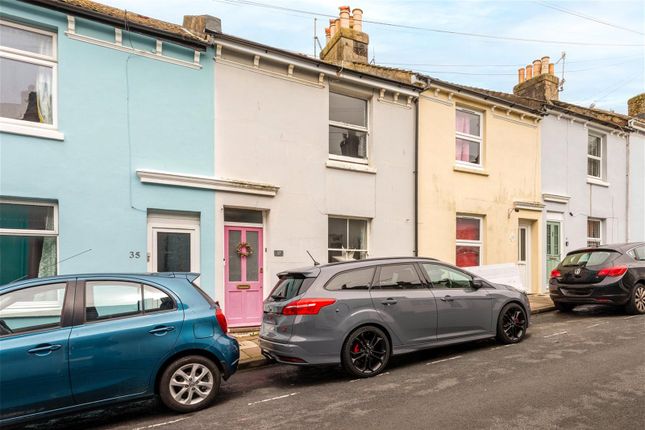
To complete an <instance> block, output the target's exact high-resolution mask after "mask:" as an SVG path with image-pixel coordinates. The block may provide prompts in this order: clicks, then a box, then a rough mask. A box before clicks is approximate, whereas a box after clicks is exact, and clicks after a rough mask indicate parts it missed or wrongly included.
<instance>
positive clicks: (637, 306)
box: [549, 242, 645, 314]
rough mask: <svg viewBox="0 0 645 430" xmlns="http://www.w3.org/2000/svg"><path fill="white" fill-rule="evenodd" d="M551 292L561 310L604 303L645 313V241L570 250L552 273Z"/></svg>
mask: <svg viewBox="0 0 645 430" xmlns="http://www.w3.org/2000/svg"><path fill="white" fill-rule="evenodd" d="M549 294H550V295H551V300H553V303H555V307H556V308H557V309H558V310H560V311H562V312H570V311H571V310H572V309H573V308H574V307H575V306H577V305H582V304H593V303H603V304H609V305H616V306H624V307H625V310H626V311H627V312H628V313H630V314H645V242H637V243H624V244H620V245H602V246H601V247H599V248H583V249H577V250H575V251H571V252H569V253H568V254H567V256H566V257H565V258H564V260H562V262H561V263H560V264H559V265H558V266H557V267H556V268H555V269H553V271H552V272H551V279H550V281H549Z"/></svg>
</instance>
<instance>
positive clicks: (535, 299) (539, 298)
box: [529, 294, 555, 315]
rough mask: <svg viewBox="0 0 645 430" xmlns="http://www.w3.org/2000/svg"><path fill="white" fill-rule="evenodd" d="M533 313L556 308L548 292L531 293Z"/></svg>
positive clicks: (530, 300)
mask: <svg viewBox="0 0 645 430" xmlns="http://www.w3.org/2000/svg"><path fill="white" fill-rule="evenodd" d="M529 304H530V306H531V315H535V314H541V313H543V312H550V311H554V310H555V305H554V304H553V301H552V300H551V297H549V295H548V294H529Z"/></svg>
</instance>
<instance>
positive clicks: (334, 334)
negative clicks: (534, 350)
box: [260, 258, 530, 377]
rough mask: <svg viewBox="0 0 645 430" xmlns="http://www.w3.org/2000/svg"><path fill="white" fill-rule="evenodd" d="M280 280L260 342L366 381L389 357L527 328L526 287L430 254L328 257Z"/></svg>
mask: <svg viewBox="0 0 645 430" xmlns="http://www.w3.org/2000/svg"><path fill="white" fill-rule="evenodd" d="M278 277H279V281H278V283H277V285H276V286H275V288H274V289H273V291H272V292H271V294H270V296H269V297H268V298H267V299H266V301H265V302H264V316H263V321H262V327H261V329H260V348H261V349H262V351H263V353H264V355H265V356H268V357H270V358H272V359H274V360H276V361H278V362H280V363H288V364H296V365H326V364H338V363H340V364H342V366H343V367H344V368H345V370H346V371H347V372H349V373H350V374H351V375H354V376H357V377H369V376H374V375H377V374H379V373H380V372H382V371H383V369H385V367H386V366H387V363H388V361H389V359H390V357H391V356H392V355H393V354H401V353H406V352H411V351H416V350H420V349H425V348H432V347H438V346H445V345H450V344H454V343H459V342H466V341H472V340H476V339H485V338H491V337H495V336H497V338H498V339H499V340H500V341H501V342H503V343H516V342H520V341H521V340H522V339H523V338H524V336H525V334H526V330H527V328H528V325H529V309H530V308H529V301H528V298H527V297H526V295H525V294H524V293H522V292H520V291H519V290H516V289H514V288H513V287H509V286H504V285H497V284H492V283H490V282H487V281H485V280H483V279H481V278H478V277H477V276H475V275H473V274H471V273H468V272H467V271H465V270H462V269H459V268H457V267H455V266H452V265H450V264H446V263H442V262H440V261H437V260H433V259H427V258H386V259H368V260H361V261H352V262H343V263H331V264H326V265H319V266H313V267H307V268H303V269H300V270H291V271H287V272H283V273H280V274H279V275H278Z"/></svg>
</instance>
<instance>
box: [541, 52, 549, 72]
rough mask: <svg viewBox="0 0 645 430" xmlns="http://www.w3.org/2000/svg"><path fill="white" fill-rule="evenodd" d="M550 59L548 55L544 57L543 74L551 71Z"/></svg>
mask: <svg viewBox="0 0 645 430" xmlns="http://www.w3.org/2000/svg"><path fill="white" fill-rule="evenodd" d="M549 60H550V58H549V57H548V56H544V57H542V74H546V73H549Z"/></svg>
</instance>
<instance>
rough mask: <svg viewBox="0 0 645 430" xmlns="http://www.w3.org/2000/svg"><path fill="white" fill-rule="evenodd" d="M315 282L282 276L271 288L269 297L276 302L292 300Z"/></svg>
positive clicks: (313, 279) (302, 278) (309, 279)
mask: <svg viewBox="0 0 645 430" xmlns="http://www.w3.org/2000/svg"><path fill="white" fill-rule="evenodd" d="M315 280H316V278H305V277H304V276H297V275H293V276H292V275H288V276H283V277H282V278H280V280H279V281H278V283H277V284H276V286H275V287H274V288H273V291H271V294H270V296H269V297H270V298H271V299H273V300H274V301H276V302H280V301H283V300H289V299H292V298H294V297H296V296H299V295H300V294H303V293H304V292H305V291H307V290H308V289H309V287H311V284H313V283H314V281H315Z"/></svg>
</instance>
